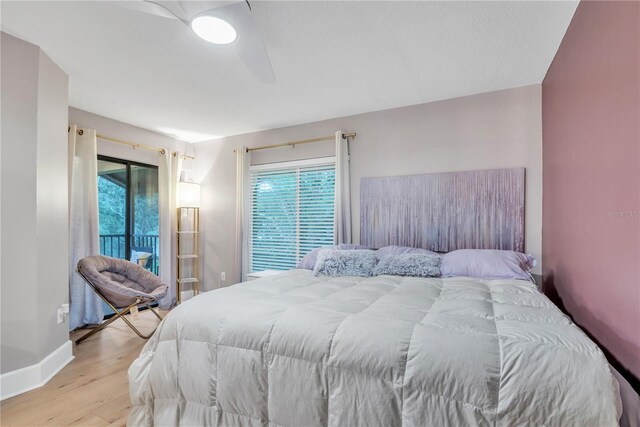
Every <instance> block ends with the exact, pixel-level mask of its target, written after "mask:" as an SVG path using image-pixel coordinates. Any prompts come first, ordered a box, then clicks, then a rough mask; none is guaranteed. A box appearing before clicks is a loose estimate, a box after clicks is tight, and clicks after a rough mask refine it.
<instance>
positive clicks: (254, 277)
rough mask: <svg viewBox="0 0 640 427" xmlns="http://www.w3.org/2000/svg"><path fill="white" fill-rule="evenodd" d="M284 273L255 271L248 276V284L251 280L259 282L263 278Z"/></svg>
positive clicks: (278, 271)
mask: <svg viewBox="0 0 640 427" xmlns="http://www.w3.org/2000/svg"><path fill="white" fill-rule="evenodd" d="M280 273H282V271H281V270H262V271H254V272H253V273H249V274H247V282H248V281H249V280H258V279H262V278H263V277H270V276H275V275H277V274H280Z"/></svg>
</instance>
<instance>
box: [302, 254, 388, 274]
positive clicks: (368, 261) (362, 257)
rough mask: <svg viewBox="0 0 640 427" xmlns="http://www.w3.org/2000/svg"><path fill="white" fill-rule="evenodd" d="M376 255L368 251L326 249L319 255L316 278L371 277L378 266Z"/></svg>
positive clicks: (315, 272)
mask: <svg viewBox="0 0 640 427" xmlns="http://www.w3.org/2000/svg"><path fill="white" fill-rule="evenodd" d="M376 262H377V260H376V253H375V251H372V250H367V249H351V250H335V249H324V250H321V251H320V253H319V254H318V262H317V263H316V266H315V268H314V269H313V275H314V276H333V277H336V276H360V277H369V276H371V275H372V274H373V269H374V267H375V266H376Z"/></svg>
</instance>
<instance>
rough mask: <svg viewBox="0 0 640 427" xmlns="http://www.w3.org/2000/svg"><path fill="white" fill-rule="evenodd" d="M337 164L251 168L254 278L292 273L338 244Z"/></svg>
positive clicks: (332, 161)
mask: <svg viewBox="0 0 640 427" xmlns="http://www.w3.org/2000/svg"><path fill="white" fill-rule="evenodd" d="M335 182H336V172H335V159H334V158H329V159H312V160H303V161H296V162H286V163H280V164H272V165H258V166H252V167H251V180H250V195H249V196H250V201H251V202H250V218H251V221H250V226H249V250H250V252H249V253H250V260H251V272H254V271H261V270H287V269H290V268H295V266H296V264H297V262H298V261H299V260H300V259H301V258H302V257H303V256H304V255H305V254H307V253H308V252H309V251H311V250H312V249H314V248H317V247H319V246H326V245H332V244H333V233H334V231H333V216H334V195H335Z"/></svg>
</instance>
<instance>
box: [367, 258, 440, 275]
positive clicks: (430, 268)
mask: <svg viewBox="0 0 640 427" xmlns="http://www.w3.org/2000/svg"><path fill="white" fill-rule="evenodd" d="M373 274H374V275H375V276H381V275H383V274H384V275H389V276H412V277H439V276H440V256H439V255H437V254H429V253H407V254H400V255H387V256H384V257H382V258H381V259H380V261H379V262H378V264H377V265H376V268H375V269H374V273H373Z"/></svg>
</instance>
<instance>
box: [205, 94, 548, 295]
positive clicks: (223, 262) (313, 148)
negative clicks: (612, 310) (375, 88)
mask: <svg viewBox="0 0 640 427" xmlns="http://www.w3.org/2000/svg"><path fill="white" fill-rule="evenodd" d="M336 102H339V100H336ZM309 108H313V101H312V100H310V101H309ZM336 130H343V131H349V132H357V134H358V135H357V137H356V138H355V140H354V141H353V142H352V143H351V191H352V201H351V203H352V215H353V221H352V222H353V237H354V241H355V242H357V241H358V240H359V232H360V224H359V219H360V206H359V202H360V200H359V195H360V179H361V178H362V177H368V176H386V175H409V174H420V173H429V172H450V171H463V170H474V169H490V168H507V167H525V168H526V173H527V176H526V237H525V240H526V242H525V244H526V250H527V251H528V252H530V253H532V254H533V255H534V256H535V257H536V259H537V260H538V267H536V270H534V272H536V273H537V272H539V271H540V265H541V261H542V260H541V256H542V255H541V234H542V229H541V222H542V122H541V90H540V85H533V86H525V87H521V88H515V89H508V90H503V91H498V92H490V93H483V94H479V95H473V96H467V97H462V98H456V99H450V100H445V101H438V102H432V103H428V104H421V105H415V106H410V107H404V108H396V109H392V110H385V111H377V112H372V113H365V114H360V115H356V116H350V117H341V118H337V119H332V120H325V121H322V122H316V123H309V124H304V125H299V126H292V127H287V128H281V129H273V130H268V131H262V132H256V133H251V134H246V135H238V136H233V137H228V138H222V139H218V140H213V141H207V142H203V143H199V144H197V145H196V154H197V160H196V162H195V165H194V168H193V169H194V177H195V178H196V180H199V181H200V182H201V183H202V208H201V212H200V218H201V230H202V232H203V234H202V235H203V241H202V253H203V257H204V262H203V264H204V266H203V269H204V271H203V273H204V276H203V279H204V282H203V285H204V288H205V289H213V288H216V287H218V286H225V285H229V284H232V283H235V282H237V281H238V279H239V272H238V271H237V268H236V260H235V252H234V248H235V244H236V242H235V236H236V234H235V203H236V201H235V197H236V196H235V195H236V188H235V177H236V175H235V174H236V165H235V155H234V152H233V150H234V149H235V148H237V147H239V146H241V145H246V146H249V147H257V146H261V145H268V144H277V143H282V142H287V141H292V140H299V139H307V138H314V137H318V136H325V135H331V134H333V133H334V132H335V131H336ZM333 153H334V148H333V145H332V143H331V142H319V143H312V144H305V145H300V146H297V147H295V148H280V149H273V150H265V151H261V152H256V153H255V155H254V156H253V157H252V161H253V163H268V162H273V161H283V160H292V159H297V158H309V157H317V156H326V155H333ZM221 271H225V272H226V273H227V281H226V282H223V283H221V282H220V281H219V273H220V272H221Z"/></svg>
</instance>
